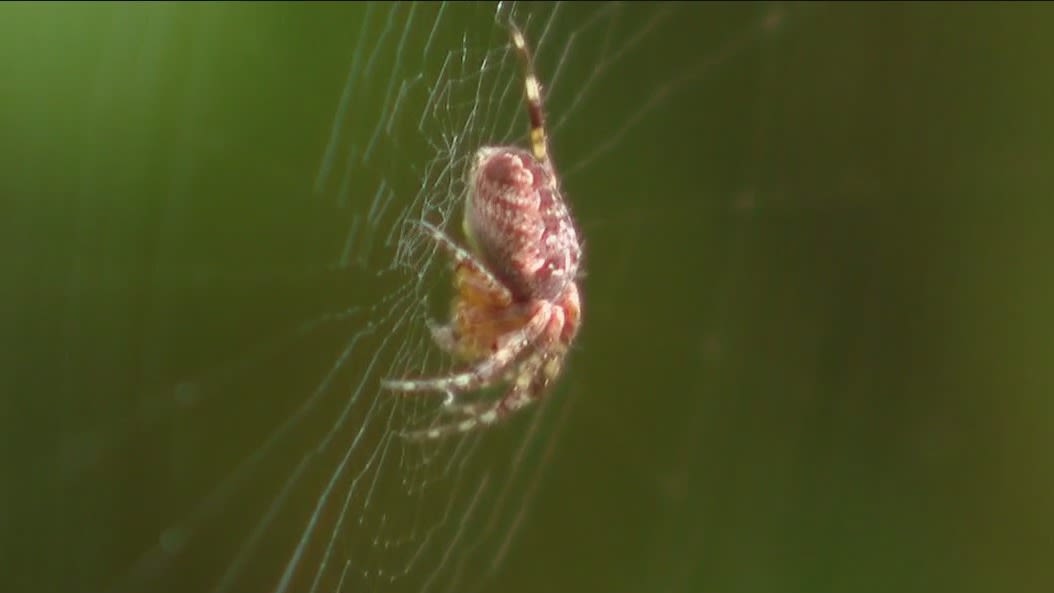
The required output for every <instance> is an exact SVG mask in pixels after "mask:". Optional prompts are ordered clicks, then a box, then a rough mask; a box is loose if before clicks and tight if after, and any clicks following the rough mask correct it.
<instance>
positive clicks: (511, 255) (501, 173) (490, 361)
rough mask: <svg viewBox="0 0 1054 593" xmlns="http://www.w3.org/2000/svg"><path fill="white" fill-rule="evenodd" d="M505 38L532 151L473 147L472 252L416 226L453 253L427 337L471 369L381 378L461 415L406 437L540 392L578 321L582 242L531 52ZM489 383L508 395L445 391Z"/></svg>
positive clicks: (468, 221) (467, 218)
mask: <svg viewBox="0 0 1054 593" xmlns="http://www.w3.org/2000/svg"><path fill="white" fill-rule="evenodd" d="M511 35H512V44H513V46H514V48H515V49H516V51H517V52H518V53H519V54H520V56H521V58H522V61H523V63H524V68H525V71H526V75H525V88H526V97H527V114H528V116H529V119H530V124H531V130H530V132H531V151H527V150H524V149H522V148H518V147H515V146H498V147H493V146H488V147H484V148H481V149H480V150H479V151H478V152H477V153H476V158H475V160H474V161H473V165H472V167H471V169H470V170H469V173H468V195H467V197H466V201H465V214H464V231H465V235H466V238H467V239H468V242H469V245H470V246H471V251H466V250H465V249H463V248H461V247H460V246H459V245H458V244H457V243H455V242H454V241H453V240H452V239H450V238H449V237H448V236H446V235H445V234H444V233H443V232H442V231H441V230H439V229H438V228H436V227H434V226H432V225H430V224H428V223H422V227H423V228H424V230H425V232H427V233H428V234H429V235H430V236H431V237H432V239H434V240H435V241H436V242H437V243H438V244H439V245H440V246H441V247H442V248H443V249H444V250H445V251H446V252H447V253H448V254H449V255H450V256H451V257H452V259H453V264H454V273H455V288H456V292H457V295H456V296H455V299H454V306H453V314H452V318H451V320H450V322H449V323H448V324H446V325H436V326H432V327H431V330H432V335H433V337H434V338H435V340H436V343H437V344H439V346H440V347H441V348H443V349H444V350H446V351H447V352H450V353H452V354H454V355H456V356H458V357H460V358H462V359H464V360H466V361H468V362H469V363H470V364H471V366H469V367H468V368H467V369H465V370H463V371H461V372H456V373H453V374H450V375H446V376H442V377H435V378H424V379H397V380H386V381H384V382H383V386H384V387H386V388H388V389H392V390H396V391H404V392H418V391H432V392H437V393H446V394H448V396H449V397H448V400H447V406H446V410H447V411H449V412H451V413H454V414H459V415H461V416H462V418H461V419H460V420H458V421H455V422H452V423H449V424H444V425H440V426H435V427H432V428H428V429H424V430H420V431H417V432H414V433H410V436H415V437H424V438H435V437H440V436H443V435H447V434H451V433H456V432H465V431H468V430H472V429H473V428H475V427H477V426H481V425H487V424H492V423H494V422H497V421H498V420H501V419H502V418H504V417H506V416H508V415H509V414H511V413H513V412H515V411H517V410H519V409H521V408H523V407H524V406H526V405H527V404H529V403H531V402H533V401H535V400H537V399H539V398H541V397H542V396H543V395H544V394H545V392H546V390H547V389H548V387H549V386H550V385H551V384H552V382H553V381H554V380H555V379H556V377H557V376H558V375H559V374H560V370H561V369H562V367H563V362H564V357H565V356H566V355H567V352H568V349H569V347H570V345H571V343H572V341H573V340H574V338H575V335H576V334H577V333H578V328H579V325H580V324H581V304H580V302H579V294H578V285H577V283H576V282H577V275H578V265H579V260H580V259H581V255H582V248H581V244H580V242H579V239H578V233H577V231H576V230H575V224H574V219H573V218H572V217H571V213H570V212H569V211H568V209H567V205H566V204H565V203H564V200H563V197H562V195H561V194H560V188H559V184H558V183H557V178H556V172H555V170H554V169H553V165H552V162H551V161H550V160H549V151H548V143H547V140H546V134H545V126H544V119H543V111H542V100H541V90H540V87H539V85H538V81H537V79H536V78H535V75H534V70H533V66H532V63H531V55H530V52H529V50H528V49H527V44H526V42H525V40H524V38H523V35H522V34H521V33H520V31H519V30H518V29H516V28H515V27H512V28H511ZM498 383H507V384H508V385H509V386H508V391H507V392H506V394H505V395H504V396H503V397H501V398H500V399H498V400H497V401H494V402H486V403H469V404H458V403H457V402H456V398H455V397H454V396H455V395H456V394H460V393H465V392H469V391H474V390H477V389H481V388H484V387H488V386H491V385H495V384H498Z"/></svg>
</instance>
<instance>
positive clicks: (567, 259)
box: [465, 147, 582, 301]
mask: <svg viewBox="0 0 1054 593" xmlns="http://www.w3.org/2000/svg"><path fill="white" fill-rule="evenodd" d="M469 179H470V180H472V181H473V183H472V186H471V187H470V188H469V194H470V195H469V199H468V203H467V204H466V208H465V234H466V235H467V236H468V237H469V238H470V239H471V240H472V242H473V243H475V245H476V247H477V249H478V251H479V253H480V254H481V256H482V257H483V259H484V260H485V261H486V263H487V264H488V266H489V267H490V268H491V270H492V271H493V272H494V273H495V275H497V276H498V277H499V278H501V280H502V281H503V282H504V283H505V284H506V285H507V286H508V287H509V289H510V290H511V292H512V293H513V296H514V297H515V298H516V299H517V300H520V301H528V300H532V299H544V300H553V299H556V298H557V297H559V296H560V295H561V294H563V293H564V292H565V291H566V290H567V288H568V286H569V285H570V284H571V283H572V282H574V280H575V276H576V274H577V273H578V264H579V259H580V258H581V251H582V249H581V245H580V244H579V241H578V233H577V231H576V230H575V227H574V221H573V220H572V218H571V213H570V212H569V211H568V208H567V205H566V204H565V203H564V200H563V198H562V196H561V195H560V191H559V188H558V187H557V185H556V182H555V178H554V176H553V173H552V171H551V170H549V168H548V167H546V166H545V165H543V164H542V163H540V162H538V161H537V160H536V159H535V158H534V156H533V155H531V154H530V153H529V152H527V151H525V150H522V149H519V148H515V147H499V148H494V147H488V148H483V149H481V150H480V151H479V152H478V153H477V155H476V161H475V163H474V166H473V169H472V171H470V173H469Z"/></svg>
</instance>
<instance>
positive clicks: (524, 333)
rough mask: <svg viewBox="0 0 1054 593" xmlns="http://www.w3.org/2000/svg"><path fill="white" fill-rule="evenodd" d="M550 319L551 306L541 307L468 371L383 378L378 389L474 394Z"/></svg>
mask: <svg viewBox="0 0 1054 593" xmlns="http://www.w3.org/2000/svg"><path fill="white" fill-rule="evenodd" d="M552 316H553V309H552V308H551V307H541V308H540V309H538V311H537V312H536V313H535V314H534V316H532V317H531V318H530V320H528V321H527V323H526V324H525V325H524V326H523V327H521V328H520V329H518V330H516V331H514V332H511V333H509V334H506V335H505V336H504V337H503V338H502V340H501V342H500V343H499V346H498V348H497V350H495V351H494V353H493V354H491V355H490V356H488V357H486V358H484V359H483V360H481V361H479V362H478V363H476V365H475V366H473V367H471V368H469V369H468V370H465V371H462V372H460V373H456V374H453V375H447V376H445V377H436V378H434V379H385V380H383V381H381V387H383V388H385V389H390V390H392V391H404V392H407V391H441V392H445V391H454V392H464V391H473V390H476V389H479V388H481V387H484V386H486V385H488V384H489V383H491V382H492V381H493V380H494V379H495V378H498V377H500V376H501V374H502V373H503V372H504V371H505V369H507V368H508V366H509V365H510V364H512V363H513V362H514V361H515V360H516V359H517V358H518V357H519V356H520V354H522V353H523V351H524V350H526V349H527V347H528V346H530V345H531V344H533V343H534V342H535V341H536V340H537V339H538V337H539V336H540V335H542V332H544V331H545V328H546V326H547V325H548V324H549V321H550V319H552Z"/></svg>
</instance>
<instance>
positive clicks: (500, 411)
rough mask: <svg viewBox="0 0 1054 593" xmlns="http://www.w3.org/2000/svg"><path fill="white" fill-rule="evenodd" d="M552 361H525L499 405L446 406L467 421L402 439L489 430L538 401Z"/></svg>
mask: <svg viewBox="0 0 1054 593" xmlns="http://www.w3.org/2000/svg"><path fill="white" fill-rule="evenodd" d="M554 360H556V359H554V357H553V356H552V355H548V356H543V355H536V356H533V357H531V358H528V359H527V360H526V361H524V363H523V367H522V373H521V374H520V375H519V378H518V379H517V380H516V382H515V383H513V386H512V388H510V389H509V391H508V393H506V394H505V396H504V397H502V398H501V399H499V400H498V401H496V402H493V403H489V404H485V403H471V404H463V405H452V406H448V408H447V409H448V410H451V411H452V412H454V413H464V414H465V415H466V416H467V417H466V418H464V419H462V420H458V421H456V422H450V423H448V424H440V425H439V426H432V427H430V428H422V429H420V430H414V431H410V432H405V433H403V436H404V437H405V438H407V439H410V440H430V439H437V438H442V437H445V436H449V435H452V434H457V433H462V432H469V431H470V430H474V429H476V428H481V427H484V426H489V425H491V424H494V423H496V422H498V421H500V420H502V419H503V418H506V417H507V416H509V415H511V414H513V413H514V412H517V411H519V410H520V409H522V408H524V407H525V406H527V405H529V404H532V403H534V402H535V401H538V400H539V399H541V396H542V394H543V393H544V391H545V388H546V387H548V386H549V384H550V380H549V376H550V370H551V366H552V364H553V362H554Z"/></svg>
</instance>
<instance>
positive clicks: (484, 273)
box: [418, 220, 512, 303]
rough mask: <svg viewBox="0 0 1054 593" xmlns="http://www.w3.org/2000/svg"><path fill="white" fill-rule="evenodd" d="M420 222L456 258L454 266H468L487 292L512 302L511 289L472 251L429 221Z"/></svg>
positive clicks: (429, 234)
mask: <svg viewBox="0 0 1054 593" xmlns="http://www.w3.org/2000/svg"><path fill="white" fill-rule="evenodd" d="M418 224H420V225H421V228H423V229H424V230H425V232H426V233H428V236H430V237H432V239H433V240H434V241H435V242H436V243H437V244H439V246H440V247H441V248H443V250H444V251H446V252H447V253H448V254H450V257H452V258H453V259H454V267H455V268H458V267H462V266H463V267H465V268H468V269H469V270H470V271H471V272H472V273H473V274H475V275H476V280H477V281H478V282H480V283H481V284H482V285H483V286H482V288H484V289H485V290H486V291H487V292H490V293H492V294H494V295H496V296H497V297H498V299H499V300H500V301H502V302H506V303H509V302H512V293H510V292H509V289H508V288H506V287H505V285H504V284H502V283H501V280H498V278H497V277H496V276H494V274H492V273H491V271H490V270H488V269H487V268H486V267H484V266H483V265H482V264H481V263H480V262H479V260H477V259H476V258H475V257H473V256H472V254H471V253H469V252H468V251H466V250H465V249H464V248H462V247H461V246H460V245H458V244H457V243H455V242H454V240H453V239H451V238H450V237H448V236H446V234H445V233H443V231H441V230H439V229H438V228H436V227H435V226H434V225H433V224H432V223H430V222H427V221H424V220H422V221H419V222H418Z"/></svg>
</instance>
